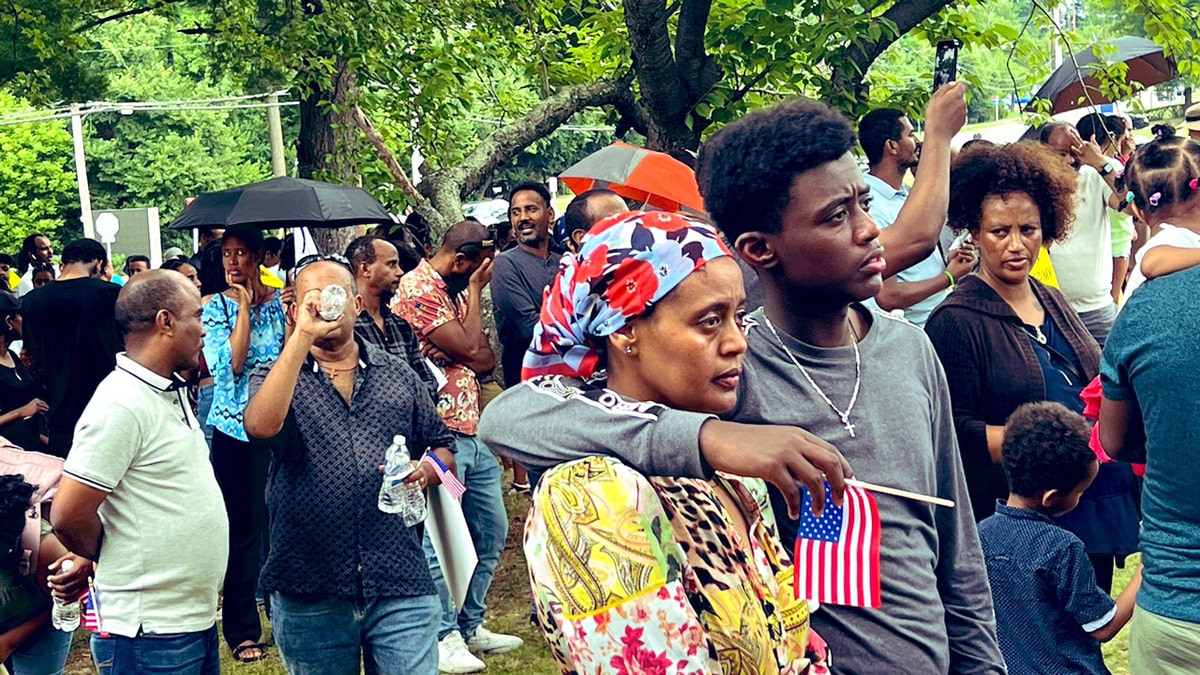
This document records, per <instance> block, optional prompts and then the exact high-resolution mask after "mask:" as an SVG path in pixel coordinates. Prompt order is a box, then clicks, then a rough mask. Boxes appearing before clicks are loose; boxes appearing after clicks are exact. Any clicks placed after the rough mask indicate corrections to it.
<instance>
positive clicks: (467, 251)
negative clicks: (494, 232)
mask: <svg viewBox="0 0 1200 675" xmlns="http://www.w3.org/2000/svg"><path fill="white" fill-rule="evenodd" d="M491 248H496V240H495V239H484V240H483V241H468V242H467V243H465V244H459V245H458V248H456V249H454V252H455V253H462V254H463V255H466V256H468V257H470V258H471V259H472V260H474V259H475V258H476V257H477V256H478V255H479V254H480V253H482V252H484V251H486V250H488V249H491Z"/></svg>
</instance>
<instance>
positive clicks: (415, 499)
mask: <svg viewBox="0 0 1200 675" xmlns="http://www.w3.org/2000/svg"><path fill="white" fill-rule="evenodd" d="M415 470H416V469H415V467H413V465H412V457H411V456H410V455H409V454H408V445H407V444H406V443H405V439H404V437H403V436H400V435H396V436H395V437H394V438H393V439H392V444H391V445H390V446H388V449H387V455H386V456H385V458H384V465H383V485H382V486H381V487H380V488H379V510H380V511H383V512H384V513H398V514H400V516H401V517H402V518H404V524H405V525H407V526H409V527H412V526H413V525H416V524H417V523H419V522H421V521H423V520H425V492H424V491H423V490H421V488H419V487H417V485H416V484H414V483H405V482H404V479H405V478H408V476H409V474H411V473H412V472H413V471H415Z"/></svg>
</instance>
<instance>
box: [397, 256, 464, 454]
mask: <svg viewBox="0 0 1200 675" xmlns="http://www.w3.org/2000/svg"><path fill="white" fill-rule="evenodd" d="M395 311H396V313H397V314H399V315H400V316H401V317H403V318H404V320H405V321H407V322H408V323H410V324H411V325H412V327H413V329H414V330H416V331H417V336H418V337H420V338H421V339H422V340H427V339H429V334H430V333H432V332H433V331H434V330H435V329H437V328H438V327H440V326H442V325H445V324H446V323H448V322H450V321H458V322H460V323H461V322H462V321H463V320H464V319H465V318H466V316H467V298H466V294H463V295H462V296H461V297H459V299H458V302H457V303H455V302H454V301H453V300H452V299H451V298H450V291H449V289H448V288H447V286H446V282H445V280H443V279H442V275H440V274H438V272H437V270H435V269H433V265H430V264H429V261H428V260H422V261H421V263H420V264H419V265H417V267H416V268H415V269H413V270H412V271H411V272H409V273H408V274H405V275H404V276H403V277H401V278H400V289H399V291H398V292H397V293H396V304H395ZM445 370H446V380H447V382H446V386H445V387H442V390H441V391H440V392H439V393H438V401H437V410H438V413H439V414H441V416H442V420H444V421H445V422H446V426H448V427H450V429H452V430H454V431H457V432H458V433H460V434H467V435H470V436H474V435H475V432H476V430H477V429H478V428H479V380H478V378H476V377H475V371H473V370H471V369H470V368H468V367H467V366H465V365H463V364H461V363H453V364H450V365H448V366H446V369H445Z"/></svg>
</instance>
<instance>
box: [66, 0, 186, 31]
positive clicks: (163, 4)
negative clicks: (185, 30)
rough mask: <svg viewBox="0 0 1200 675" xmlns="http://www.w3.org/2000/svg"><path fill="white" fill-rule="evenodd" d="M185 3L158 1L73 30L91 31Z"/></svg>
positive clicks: (179, 0) (180, 0)
mask: <svg viewBox="0 0 1200 675" xmlns="http://www.w3.org/2000/svg"><path fill="white" fill-rule="evenodd" d="M185 1H186V0H159V1H158V2H153V3H150V4H149V5H146V6H145V7H138V8H137V9H127V10H125V11H124V12H117V13H116V14H110V15H108V16H103V17H100V18H99V19H93V20H92V21H89V22H87V23H85V24H83V25H82V26H77V27H76V28H75V30H76V31H77V32H83V31H87V30H91V29H93V28H95V27H97V26H102V25H104V24H106V23H110V22H112V21H120V20H121V19H124V18H126V17H130V16H137V15H138V14H146V13H149V12H153V11H154V10H156V9H161V8H163V7H166V6H167V5H173V4H176V3H179V2H185Z"/></svg>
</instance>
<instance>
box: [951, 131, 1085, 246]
mask: <svg viewBox="0 0 1200 675" xmlns="http://www.w3.org/2000/svg"><path fill="white" fill-rule="evenodd" d="M1075 185H1076V174H1075V171H1074V170H1072V169H1071V167H1070V166H1068V165H1067V163H1066V162H1063V161H1062V160H1061V159H1060V158H1059V157H1058V155H1056V154H1055V153H1054V151H1053V150H1051V149H1050V148H1048V147H1046V146H1045V145H1041V144H1039V143H1032V142H1022V143H1013V144H1012V145H1002V146H995V147H987V146H981V145H976V146H972V147H971V149H970V150H968V151H965V152H962V153H960V154H959V156H958V161H957V162H955V164H954V167H953V168H952V169H951V171H950V204H949V207H948V208H949V211H948V214H947V218H948V220H949V224H950V227H951V228H953V229H955V230H969V231H978V230H979V221H980V219H981V218H982V217H983V202H984V200H986V199H987V198H988V197H991V196H1003V195H1008V194H1012V193H1014V192H1024V193H1025V194H1027V195H1029V197H1030V198H1031V199H1033V201H1034V203H1035V204H1037V207H1038V211H1040V212H1041V214H1042V240H1043V241H1045V242H1051V241H1063V240H1064V239H1066V238H1067V235H1069V234H1071V221H1073V220H1074V219H1075Z"/></svg>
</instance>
